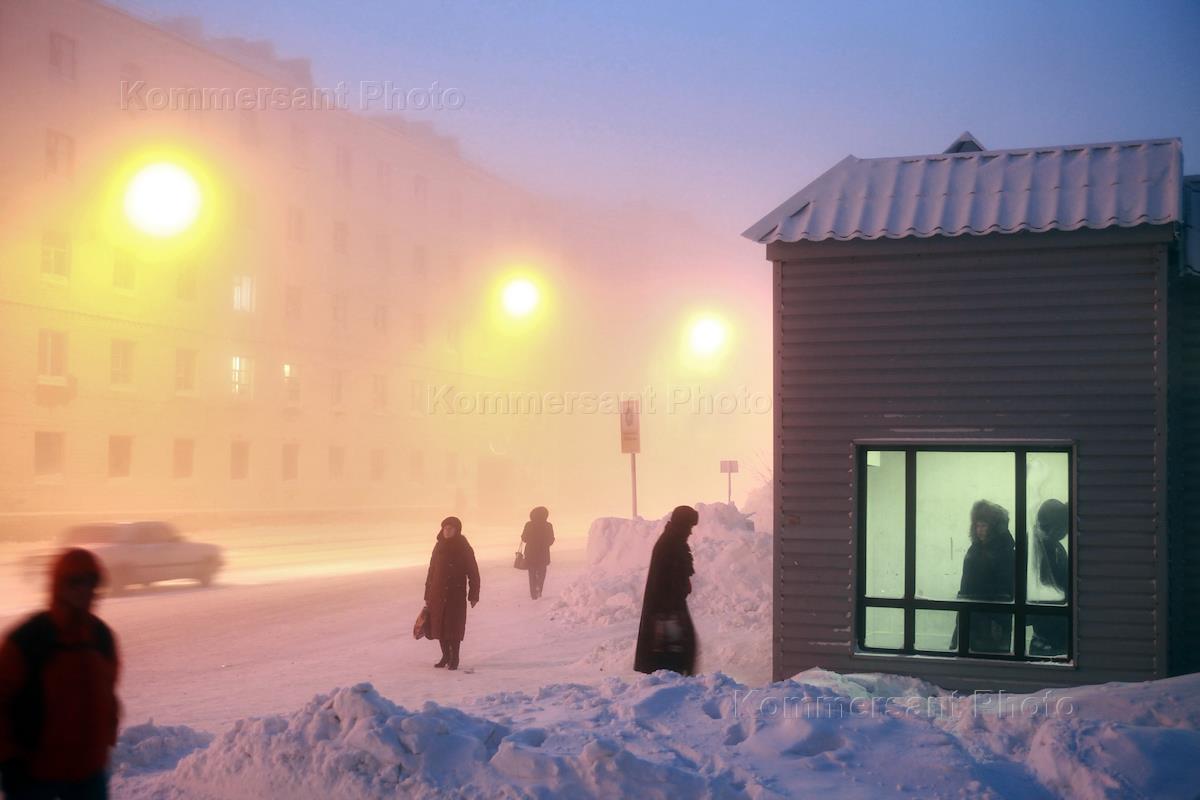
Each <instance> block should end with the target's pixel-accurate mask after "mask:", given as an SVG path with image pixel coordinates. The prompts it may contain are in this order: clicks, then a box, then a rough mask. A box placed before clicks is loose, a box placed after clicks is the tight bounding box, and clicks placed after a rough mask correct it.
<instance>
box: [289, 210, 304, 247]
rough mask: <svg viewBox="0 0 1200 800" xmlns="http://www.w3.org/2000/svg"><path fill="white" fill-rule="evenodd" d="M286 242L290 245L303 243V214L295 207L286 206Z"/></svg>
mask: <svg viewBox="0 0 1200 800" xmlns="http://www.w3.org/2000/svg"><path fill="white" fill-rule="evenodd" d="M287 240H288V241H289V242H291V243H292V244H303V243H304V212H303V211H302V210H301V209H299V208H297V207H296V206H288V210H287Z"/></svg>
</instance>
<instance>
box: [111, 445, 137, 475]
mask: <svg viewBox="0 0 1200 800" xmlns="http://www.w3.org/2000/svg"><path fill="white" fill-rule="evenodd" d="M132 468H133V437H132V436H109V437H108V477H110V478H128V477H129V473H130V472H131V470H132Z"/></svg>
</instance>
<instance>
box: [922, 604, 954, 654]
mask: <svg viewBox="0 0 1200 800" xmlns="http://www.w3.org/2000/svg"><path fill="white" fill-rule="evenodd" d="M957 623H958V612H957V611H927V610H923V609H917V612H916V620H915V624H916V626H917V630H916V638H915V639H914V641H913V646H914V647H915V648H916V649H917V650H935V651H939V652H943V653H946V652H951V650H952V648H951V646H950V640H951V637H953V636H954V631H955V628H956V626H957Z"/></svg>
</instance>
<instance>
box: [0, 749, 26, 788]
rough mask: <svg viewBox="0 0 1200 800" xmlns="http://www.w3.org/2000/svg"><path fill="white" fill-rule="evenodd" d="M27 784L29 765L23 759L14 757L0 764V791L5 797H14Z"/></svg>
mask: <svg viewBox="0 0 1200 800" xmlns="http://www.w3.org/2000/svg"><path fill="white" fill-rule="evenodd" d="M28 785H29V766H28V765H27V764H26V763H25V762H24V761H22V760H21V759H17V758H14V759H11V760H9V761H5V762H4V763H3V764H0V791H3V792H4V796H5V797H16V796H17V794H18V793H19V791H20V790H22V789H25V788H26V787H27V786H28Z"/></svg>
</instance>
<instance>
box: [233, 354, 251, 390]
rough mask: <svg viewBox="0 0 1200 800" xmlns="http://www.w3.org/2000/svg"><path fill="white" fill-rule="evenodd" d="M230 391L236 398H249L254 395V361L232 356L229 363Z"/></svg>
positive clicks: (244, 357) (246, 357)
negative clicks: (230, 370) (230, 368)
mask: <svg viewBox="0 0 1200 800" xmlns="http://www.w3.org/2000/svg"><path fill="white" fill-rule="evenodd" d="M231 366H232V372H231V378H232V381H233V382H232V389H233V393H234V394H235V395H237V396H238V397H250V396H252V395H253V393H254V361H253V359H251V358H249V357H248V356H234V357H233V359H232V361H231Z"/></svg>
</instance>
